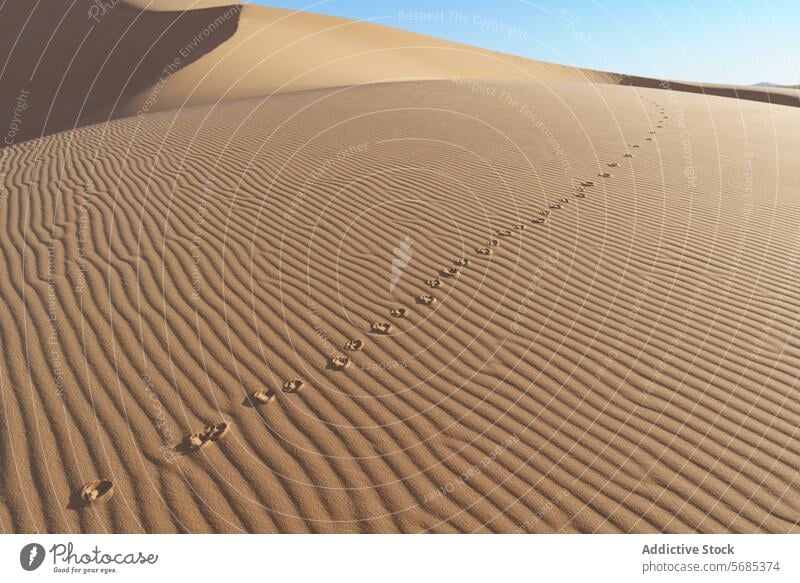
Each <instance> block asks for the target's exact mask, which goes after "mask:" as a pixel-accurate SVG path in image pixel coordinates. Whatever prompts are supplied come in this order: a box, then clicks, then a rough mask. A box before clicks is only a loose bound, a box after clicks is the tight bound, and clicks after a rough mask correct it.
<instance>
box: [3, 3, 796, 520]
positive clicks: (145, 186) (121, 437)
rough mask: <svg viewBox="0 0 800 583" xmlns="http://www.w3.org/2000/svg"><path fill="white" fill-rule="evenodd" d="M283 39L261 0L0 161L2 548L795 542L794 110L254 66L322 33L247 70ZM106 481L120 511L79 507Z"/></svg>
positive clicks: (527, 83)
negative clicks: (374, 540) (428, 540)
mask: <svg viewBox="0 0 800 583" xmlns="http://www.w3.org/2000/svg"><path fill="white" fill-rule="evenodd" d="M10 4H11V5H12V6H11V7H10V8H9V7H4V8H3V9H2V10H0V15H4V13H5V12H6V10H10V9H12V8H15V7H16V8H18V7H19V6H22V4H21V3H13V2H12V3H10ZM120 7H122V8H123V9H124V10H126V11H127V10H130V11H132V12H131V14H134V13H135V10H134V8H131V7H129V6H126V5H119V6H117V7H116V8H114V11H116V10H117V9H119V8H120ZM228 9H229V8H226V7H220V8H210V9H208V10H215V11H221V12H220V13H219V14H221V13H224V12H225V11H226V10H228ZM190 14H191V15H193V16H191V18H196V19H198V20H196V21H192V22H193V23H194V24H187V25H186V27H185V28H184V29H181V30H182V32H181V33H180V34H181V35H182V37H183V38H177V37H175V36H171V37H170V39H171V40H169V43H177V44H178V45H179V46H182V43H183V42H184V40H185V39H186V38H191V37H192V35H193V34H194V33H193V30H195V29H196V26H197V23H199V22H201V20H200V19H201V18H202V19H206V18H208V17H210V16H212V14H211V13H205V14H198V13H190ZM285 14H286V13H284V12H282V11H277V10H267V9H256V8H253V7H245V9H244V11H242V12H241V17H242V18H245V17H247V18H248V19H251V20H250V21H249V22H248V23H247V27H242V22H241V21H240V20H239V19H237V22H236V23H235V24H236V28H235V29H234V28H231V29H230V30H228V31H227V32H225V33H224V34H225V35H227V37H228V38H227V39H225V40H223V39H222V38H220V40H219V43H218V44H216V45H215V46H214V47H210V46H209V47H206V48H204V49H203V50H204V51H205V52H204V54H203V55H202V56H200V57H199V58H196V59H195V60H193V61H192V62H191V63H190V64H188V65H186V66H184V67H182V68H181V69H180V70H179V71H177V72H175V73H174V74H171V75H170V76H169V80H168V81H166V82H164V83H160V84H158V83H159V81H158V79H159V75H158V70H159V69H158V67H157V66H156V65H158V64H160V63H161V62H164V61H165V60H166V61H167V62H168V61H169V54H167V53H168V51H167V53H159V55H158V58H157V59H155V60H154V61H153V63H155V65H154V68H153V71H155V73H154V75H155V76H154V77H152V76H151V77H150V78H149V79H150V81H147V79H146V78H145V77H146V76H143V77H141V79H140V81H141V82H140V83H137V84H136V87H135V88H134V87H132V88H131V90H130V91H128V89H122V88H121V87H122V86H112V87H111V88H110V89H109V91H110V93H109V94H108V96H106V97H108V99H110V101H103V100H102V99H100V98H99V97H98V105H97V108H95V109H92V111H91V112H89V113H87V115H86V116H83V115H82V114H77V113H76V112H78V111H80V107H78V109H75V110H69V109H65V110H63V111H62V113H63V114H64V116H63V117H62V118H61V119H60V121H59V122H58V123H55V122H53V123H54V124H55V125H52V126H51V125H50V121H49V119H51V118H48V116H47V114H46V112H47V108H46V107H44V105H43V104H44V103H45V102H46V99H51V98H52V96H53V95H57V94H58V92H57V91H56V90H55V89H53V88H52V87H51V88H50V89H49V90H51V91H52V94H47V93H45V91H46V90H47V89H46V88H45V85H46V84H45V82H44V81H41V83H42V85H41V87H40V86H38V85H37V86H36V87H37V89H36V90H35V91H34V90H31V97H30V101H29V103H31V106H30V108H29V109H25V110H24V111H23V115H22V125H21V127H22V128H29V127H30V125H34V127H35V128H36V129H35V132H36V133H34V134H29V133H28V134H26V133H24V132H25V131H33V130H29V129H26V130H21V133H19V134H18V136H17V139H15V140H12V141H14V144H13V145H8V146H7V147H5V148H4V149H2V150H0V157H1V158H0V162H2V175H1V177H2V191H1V194H2V199H1V200H0V219H1V220H2V224H3V229H2V231H1V232H2V235H0V252H2V258H3V259H2V260H3V263H4V266H5V271H6V273H7V277H5V278H3V279H2V280H0V298H2V301H3V304H4V308H5V309H4V310H3V311H2V313H1V314H0V334H2V340H1V345H2V359H1V360H0V411H1V414H2V417H1V418H2V422H3V427H4V429H3V431H0V464H2V471H1V472H0V492H2V498H0V528H2V530H3V531H5V532H34V531H39V532H110V531H113V532H242V531H245V532H422V531H425V532H484V531H491V532H659V531H664V532H696V531H699V532H764V531H766V532H796V531H798V530H800V529H798V521H799V520H800V496H799V493H800V484H798V477H797V476H798V471H797V470H798V467H800V439H798V437H799V436H798V421H800V395H799V394H798V391H797V388H796V387H795V383H796V380H795V378H796V371H797V369H798V364H800V346H799V345H798V342H797V341H796V339H795V337H794V330H795V327H796V323H797V318H798V316H797V314H798V308H800V293H799V292H798V291H797V290H796V289H795V288H796V286H795V285H794V281H795V280H796V277H797V270H798V263H797V258H798V252H799V251H800V231H799V230H798V227H797V224H798V214H800V205H798V203H797V200H796V199H797V193H798V188H800V167H798V165H797V164H796V160H797V159H798V155H800V143H798V141H797V138H796V136H797V134H798V130H800V112H798V109H797V108H794V107H786V106H785V105H775V104H770V103H762V102H759V101H758V100H746V99H732V98H729V97H724V96H707V95H702V94H698V93H693V92H688V91H671V90H669V89H668V88H669V87H670V85H669V84H663V86H664V87H667V88H666V89H664V88H657V87H654V88H648V87H635V86H629V85H625V84H624V80H623V76H621V75H620V76H617V77H614V78H612V77H609V76H608V75H610V74H605V73H595V74H591V75H589V76H588V77H587V75H585V74H584V73H585V72H582V71H580V70H577V69H569V68H567V67H560V66H555V65H547V64H541V63H536V62H534V61H527V65H525V71H524V76H522V75H523V74H521V76H520V77H515V76H513V75H510V74H509V76H508V77H506V78H501V77H502V75H501V74H500V73H497V75H490V74H489V73H488V71H490V70H491V71H495V70H496V69H495V68H494V66H493V65H492V64H489V61H490V60H491V58H490V57H488V56H487V57H482V56H477V57H474V60H469V59H472V58H473V57H471V56H468V55H466V54H461V55H460V56H459V57H458V58H457V59H454V60H452V61H448V62H449V63H450V65H452V66H453V67H456V65H457V66H458V68H457V69H446V68H443V69H440V75H439V76H440V77H450V76H456V77H458V79H456V80H452V79H450V80H430V77H434V76H435V75H432V74H431V69H430V68H429V67H432V66H433V65H431V60H430V59H428V58H427V57H426V58H425V59H424V62H423V60H422V59H420V60H417V59H416V58H414V57H413V56H412V53H413V51H408V50H407V51H406V53H405V56H404V57H403V59H400V57H397V56H396V55H394V56H391V57H379V56H374V57H370V59H373V62H374V64H375V67H376V68H375V70H374V71H373V72H372V74H373V76H372V77H370V78H368V75H366V73H365V72H364V71H366V70H367V67H366V66H365V67H360V66H358V67H356V66H352V67H351V66H347V65H341V66H340V65H335V66H332V67H331V68H330V70H329V71H328V72H327V73H325V74H322V73H320V74H319V75H316V74H315V75H312V76H309V75H308V71H309V68H310V67H311V62H310V60H309V59H311V57H308V58H307V59H302V58H300V56H299V55H306V54H312V51H310V50H307V51H303V50H302V49H301V48H297V49H286V50H287V51H295V52H294V53H291V54H293V55H294V56H292V58H291V59H290V58H288V57H285V58H284V57H278V56H275V57H270V56H263V57H259V54H261V53H260V51H265V50H267V49H266V48H265V47H267V46H268V45H269V43H274V45H275V47H282V46H286V45H288V43H289V39H290V32H292V31H293V33H294V34H295V35H297V36H296V38H297V37H302V36H303V34H305V31H308V30H313V29H314V27H316V26H319V23H320V22H322V21H324V22H328V20H329V17H318V16H314V15H295V16H292V17H291V20H293V21H295V23H296V25H295V26H293V27H289V26H286V27H283V28H281V31H282V32H281V34H280V35H277V34H276V35H274V36H273V34H272V33H270V34H265V35H264V36H263V38H260V39H259V40H258V42H257V43H256V42H255V41H251V42H253V43H255V44H253V47H251V49H248V50H244V49H242V51H243V52H242V54H241V55H239V53H238V52H237V50H236V48H235V47H236V46H237V45H236V43H237V42H239V41H244V39H243V38H242V32H243V31H246V30H252V31H255V30H257V29H258V25H257V24H254V23H255V21H256V20H257V19H258V18H259V17H261V18H263V19H264V20H263V21H264V22H265V23H272V22H275V21H278V20H280V18H281V17H283V16H285ZM112 15H113V16H114V17H117V16H116V15H117V13H116V12H113V11H112V13H110V14H109V15H107V18H111V17H112ZM146 15H147V17H148V18H156V17H158V18H172V19H173V20H175V18H174V16H175V13H170V12H158V13H146ZM170 15H172V16H170ZM259 15H260V16H259ZM217 17H218V14H217V15H216V16H215V18H217ZM118 18H120V19H122V16H118ZM133 18H134V19H135V18H136V16H135V14H134V16H133ZM183 18H184V17H183V16H182V17H181V19H179V20H182V19H183ZM187 18H189V17H187ZM213 20H214V19H212V21H213ZM335 20H338V19H335ZM2 22H3V25H0V28H2V27H5V26H6V22H7V21H6V20H5V19H3V20H2ZM124 22H127V21H124V20H120V22H118V23H117V24H115V25H114V26H122V25H123V24H124ZM187 22H188V21H187ZM110 23H111V20H103V21H101V23H99V24H98V25H97V26H98V27H100V28H102V27H103V26H109V27H110V26H112V25H111V24H110ZM300 24H302V25H303V26H300ZM204 26H205V25H204ZM231 26H233V25H231ZM353 26H359V27H371V26H373V25H353ZM248 27H249V28H248ZM97 30H98V29H95V31H97ZM170 30H172V29H170ZM381 30H384V29H381ZM273 32H274V31H273ZM112 33H113V34H112ZM108 34H109V36H110V37H114V36H115V35H116V37H117V38H119V37H120V34H121V33H120V31H119V30H118V29H113V30H110V31H109V33H108ZM170 34H171V33H170ZM176 34H177V33H176ZM220 34H223V33H220ZM365 34H366V33H365ZM392 35H395V36H392ZM404 35H408V33H401V32H399V31H392V32H391V33H385V34H384V36H380V35H378V36H372V37H371V36H369V35H366V38H364V37H362V36H360V35H356V37H357V38H358V39H361V40H362V41H363V43H364V44H369V43H378V41H379V40H380V41H381V42H382V43H386V44H388V45H391V43H392V42H398V43H399V42H400V40H399V38H400V37H401V36H404ZM67 36H68V35H67ZM166 36H169V35H166ZM211 36H213V35H210V36H209V39H210V38H211ZM411 36H415V35H411ZM3 38H6V37H5V36H4V37H3ZM31 38H33V37H31ZM419 38H425V37H419ZM325 39H327V40H325ZM115 40H116V39H115ZM139 40H141V39H139ZM161 42H167V40H162V41H161ZM214 42H216V41H213V42H212V44H213V43H214ZM310 42H311V41H310ZM327 42H330V45H331V49H330V55H331V56H333V55H336V54H337V53H336V50H337V49H336V48H335V47H336V38H330V39H328V37H326V36H324V35H323V37H322V38H316V37H315V40H313V43H315V44H314V46H315V47H316V48H315V50H317V49H318V48H319V47H322V46H327V45H324V43H327ZM354 42H355V41H354ZM438 42H443V41H438ZM386 44H379V45H378V48H379V50H381V51H385V47H386ZM159 46H161V45H159ZM300 46H302V43H300ZM6 50H8V48H7V47H6ZM165 50H167V49H165ZM198 50H199V49H198ZM359 50H360V49H359ZM426 50H427V49H426ZM479 53H480V54H487V53H488V52H487V51H478V50H475V54H479ZM313 54H315V55H316V57H314V58H319V59H320V60H321V61H324V60H325V55H324V54H319V53H318V52H317V53H313ZM192 58H193V59H194V57H192ZM260 58H263V62H264V64H263V65H262V66H261V67H262V68H261V69H259V73H258V75H254V76H253V77H252V79H250V78H244V79H243V82H242V84H241V86H233V85H232V84H231V83H230V81H231V80H232V79H238V78H239V77H238V75H239V73H240V71H242V70H244V68H246V67H248V66H249V63H252V62H254V60H257V59H260ZM443 58H444V57H443ZM484 58H485V59H487V62H486V63H483V62H482V59H484ZM248 59H249V60H248ZM292 59H296V60H292ZM509 59H511V58H510V57H509ZM401 60H402V61H405V63H406V64H405V65H402V66H401V63H400V61H401ZM445 60H446V59H445ZM522 61H524V60H523V59H516V58H514V62H515V63H519V62H522ZM9 62H10V61H9ZM270 63H271V64H270ZM381 63H383V64H384V66H383V67H381ZM450 65H448V66H450ZM17 66H18V67H19V68H24V67H23V65H19V64H18V65H17ZM237 67H239V68H237ZM403 67H405V68H403ZM415 67H417V68H416V69H415ZM471 67H472V68H471ZM381 69H382V70H381ZM87 70H89V69H87ZM415 70H416V74H412V73H413V72H414V71H415ZM6 71H8V69H6ZM212 71H218V72H219V76H214V75H216V73H212ZM470 71H474V72H475V74H469V72H470ZM555 71H562V73H563V75H561V76H559V75H557V74H555ZM348 72H350V73H349V74H350V75H351V76H349V77H348V76H347V75H348ZM548 72H549V73H548ZM5 75H6V73H4V78H5ZM203 75H209V77H207V78H206V79H207V80H206V81H203V82H200V79H201V78H202V77H203ZM292 75H294V76H295V77H297V78H298V79H305V80H303V81H298V82H296V83H289V85H288V86H287V85H286V83H287V81H288V80H289V79H290V78H291V77H292ZM481 75H483V76H484V77H490V78H488V79H484V80H481V81H465V80H463V79H461V78H462V77H471V78H473V79H474V78H478V77H480V76H481ZM394 77H396V78H394ZM409 77H416V78H417V79H416V80H406V81H400V80H398V79H404V78H409ZM256 78H261V83H262V85H260V88H259V85H258V83H256V82H255V79H256ZM154 79H155V80H154ZM337 79H338V82H336V80H337ZM426 79H428V80H426ZM51 80H52V79H51ZM213 80H216V81H213ZM212 81H213V82H212ZM75 83H76V87H77V86H78V85H80V83H82V81H80V80H76V81H75ZM148 83H151V85H149V86H148ZM195 83H200V84H199V85H197V86H196V85H195ZM215 83H216V85H215ZM354 83H356V84H358V85H352V86H351V84H354ZM362 83H369V84H366V85H361V84H362ZM648 83H651V81H650V80H648ZM325 84H328V85H337V86H336V87H333V86H330V87H323V85H325ZM644 84H645V83H641V85H644ZM123 85H124V83H123ZM311 86H316V88H313V89H312V88H310V87H311ZM656 86H658V83H656ZM3 87H4V89H3V91H4V97H3V99H4V100H3V103H4V105H6V104H8V103H9V101H8V99H7V92H8V91H12V93H13V92H16V90H17V89H16V86H13V87H12V89H11V90H10V89H8V87H6V86H5V85H4V86H3ZM148 87H150V89H148ZM287 87H289V88H290V89H292V90H289V89H287ZM276 88H281V93H280V94H272V91H273V90H274V89H276ZM78 89H79V88H78ZM78 89H76V90H77V91H78V93H76V94H73V95H72V97H70V99H73V98H75V99H76V100H77V101H75V103H77V102H80V101H81V100H82V99H83V97H85V95H81V94H80V90H78ZM297 89H304V90H302V91H297ZM214 90H215V91H216V92H215V91H214ZM229 90H230V91H229ZM258 91H260V93H258ZM753 91H755V89H753ZM762 91H768V90H766V89H764V90H762ZM39 92H41V94H40V95H41V97H40V96H37V97H34V95H37V94H39ZM120 92H121V93H122V94H124V96H125V99H119V100H118V99H117V98H118V97H119V96H120ZM112 94H113V95H112ZM148 94H149V95H150V96H151V97H154V99H151V101H152V106H153V107H150V108H148V113H143V114H142V115H133V116H130V117H121V116H124V115H125V114H126V113H132V112H133V113H135V112H136V110H137V108H141V107H142V106H141V104H142V103H144V102H145V101H146V100H147V96H148ZM44 95H48V97H46V98H45V97H43V96H44ZM76 95H77V97H76ZM257 95H260V96H257ZM109 96H111V97H109ZM112 97H113V98H112ZM246 97H249V98H246ZM11 99H12V100H13V99H14V97H13V96H12V97H11ZM56 99H57V100H58V99H61V98H60V97H56ZM64 99H66V97H65V98H64ZM103 99H105V98H103ZM43 100H44V101H43ZM67 101H68V100H67ZM67 101H64V103H67ZM101 102H102V103H101ZM123 102H124V103H123ZM184 102H185V103H187V104H193V105H192V106H191V107H183V108H180V109H170V108H171V107H176V106H179V105H181V104H182V103H184ZM70 103H72V102H70ZM109 103H110V104H112V105H109ZM115 103H119V104H121V105H118V106H115V105H113V104H115ZM43 111H44V112H45V113H42V112H43ZM18 113H19V112H18ZM98 116H99V117H98ZM118 117H121V118H120V119H114V120H113V121H107V122H103V123H96V124H93V125H87V124H91V123H92V121H100V120H101V119H107V118H118ZM8 119H11V118H6V120H8ZM29 121H30V122H31V124H29ZM4 123H5V122H4ZM75 125H78V126H85V127H80V128H79V129H75V130H73V131H66V132H63V133H53V132H55V131H58V130H59V129H68V128H69V127H73V126H75ZM2 127H3V128H4V127H5V126H2ZM43 131H44V133H45V134H47V135H45V136H44V137H42V138H41V139H37V140H32V141H27V142H21V137H22V136H27V137H33V136H38V135H41V134H42V132H43ZM626 154H627V155H629V156H630V157H629V156H626ZM605 174H608V176H606V177H603V176H602V175H605ZM587 181H588V182H592V183H593V185H588V182H587ZM581 182H586V183H587V186H584V187H581V186H580V183H581ZM562 199H565V200H563V201H562ZM542 220H543V221H544V222H542ZM518 226H522V227H524V228H522V229H520V228H517V227H518ZM492 242H496V243H497V244H496V245H492ZM486 249H488V250H489V254H484V253H486V251H484V250H486ZM479 250H480V251H479ZM457 258H465V259H468V263H467V264H466V265H456V259H457ZM461 263H464V262H463V261H462V262H461ZM453 267H456V269H457V270H458V273H457V274H455V275H452V274H451V273H448V271H447V270H448V269H450V268H453ZM436 281H438V282H439V284H438V286H437V284H436V283H435V282H436ZM419 296H430V298H432V299H435V300H436V301H435V302H433V303H426V302H428V300H419V299H417V298H418V297H419ZM399 308H405V309H406V313H405V314H404V317H399V316H393V315H391V312H392V310H397V309H399ZM399 313H400V312H395V314H399ZM376 323H389V324H391V329H390V330H389V331H388V333H386V334H380V333H375V332H373V331H372V330H371V327H372V325H373V324H376ZM354 339H359V340H362V343H363V347H362V348H361V349H360V350H350V351H348V350H346V349H345V344H346V343H347V342H348V341H351V340H354ZM336 356H347V357H348V358H349V359H351V361H350V364H349V365H348V366H345V367H343V368H341V370H339V369H337V366H335V363H331V359H332V358H334V357H336ZM338 363H339V364H341V365H343V364H346V361H338ZM293 379H296V380H301V381H303V384H302V387H300V390H286V388H285V387H284V384H285V383H286V382H287V381H291V380H293ZM255 391H263V392H264V396H265V400H267V398H268V397H270V396H274V397H275V398H274V400H272V401H271V402H265V403H262V402H259V401H257V400H255V399H253V398H251V397H250V395H252V393H254V392H255ZM223 421H224V422H227V423H228V424H229V430H228V432H227V434H225V435H224V437H221V438H219V439H216V440H215V441H208V443H207V444H205V445H204V446H203V447H201V448H199V449H197V450H193V449H192V448H191V447H188V446H187V443H186V442H184V438H186V437H187V436H189V435H191V434H193V433H199V432H201V431H202V430H203V428H204V427H205V426H207V425H209V424H212V423H217V422H223ZM203 443H206V442H203ZM96 479H108V480H111V481H113V485H114V494H113V497H110V499H107V500H104V503H102V504H101V503H91V504H85V503H82V502H81V500H80V499H79V496H78V494H79V492H80V489H81V487H82V486H83V485H84V484H86V483H87V482H90V481H92V480H96Z"/></svg>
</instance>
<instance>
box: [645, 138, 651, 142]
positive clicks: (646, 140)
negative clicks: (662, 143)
mask: <svg viewBox="0 0 800 583" xmlns="http://www.w3.org/2000/svg"><path fill="white" fill-rule="evenodd" d="M644 141H645V142H652V141H653V138H645V139H644Z"/></svg>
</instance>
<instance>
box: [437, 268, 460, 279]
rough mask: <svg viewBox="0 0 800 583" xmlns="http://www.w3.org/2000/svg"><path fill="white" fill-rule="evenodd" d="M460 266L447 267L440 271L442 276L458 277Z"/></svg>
mask: <svg viewBox="0 0 800 583" xmlns="http://www.w3.org/2000/svg"><path fill="white" fill-rule="evenodd" d="M458 273H459V271H458V267H445V268H444V269H442V270H441V271H440V272H439V275H441V276H442V277H458Z"/></svg>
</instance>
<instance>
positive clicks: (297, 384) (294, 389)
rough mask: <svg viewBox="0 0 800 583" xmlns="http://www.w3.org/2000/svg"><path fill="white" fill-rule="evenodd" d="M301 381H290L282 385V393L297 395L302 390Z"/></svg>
mask: <svg viewBox="0 0 800 583" xmlns="http://www.w3.org/2000/svg"><path fill="white" fill-rule="evenodd" d="M303 384H304V383H303V381H301V380H300V379H292V380H290V381H286V382H285V383H283V392H284V393H299V392H300V391H302V390H303Z"/></svg>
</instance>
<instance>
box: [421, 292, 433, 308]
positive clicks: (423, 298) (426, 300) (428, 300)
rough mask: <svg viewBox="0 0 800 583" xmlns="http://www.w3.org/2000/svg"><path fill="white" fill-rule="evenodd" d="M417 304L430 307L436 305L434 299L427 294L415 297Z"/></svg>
mask: <svg viewBox="0 0 800 583" xmlns="http://www.w3.org/2000/svg"><path fill="white" fill-rule="evenodd" d="M417 302H418V303H420V304H422V305H425V306H430V305H431V304H435V303H436V298H435V297H433V296H432V295H429V294H422V295H419V296H417Z"/></svg>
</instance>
